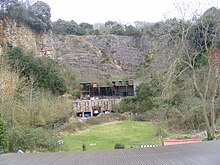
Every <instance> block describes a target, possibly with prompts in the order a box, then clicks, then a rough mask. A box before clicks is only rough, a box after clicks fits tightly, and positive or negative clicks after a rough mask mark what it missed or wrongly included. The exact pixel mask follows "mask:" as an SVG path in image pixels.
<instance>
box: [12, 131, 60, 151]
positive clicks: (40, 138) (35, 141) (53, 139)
mask: <svg viewBox="0 0 220 165" xmlns="http://www.w3.org/2000/svg"><path fill="white" fill-rule="evenodd" d="M8 139H9V151H15V152H16V151H18V150H19V149H21V150H23V151H28V150H29V151H31V152H33V151H57V150H59V149H60V145H58V144H57V141H58V140H59V138H58V136H57V135H56V134H55V133H54V132H53V131H51V130H47V129H43V128H31V127H14V128H12V129H11V131H10V132H9V134H8Z"/></svg>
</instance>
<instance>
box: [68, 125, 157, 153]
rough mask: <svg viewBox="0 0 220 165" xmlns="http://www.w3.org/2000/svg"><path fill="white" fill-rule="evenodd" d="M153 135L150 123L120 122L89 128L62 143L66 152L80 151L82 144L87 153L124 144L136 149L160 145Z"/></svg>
mask: <svg viewBox="0 0 220 165" xmlns="http://www.w3.org/2000/svg"><path fill="white" fill-rule="evenodd" d="M155 134H156V127H155V126H154V125H153V124H152V123H150V122H137V121H120V122H113V123H108V124H102V125H96V126H91V127H90V128H89V129H87V130H85V131H81V132H78V133H77V134H74V135H70V136H66V137H64V141H65V144H66V145H67V147H68V151H82V145H83V144H86V149H87V151H91V150H109V149H114V146H115V144H116V143H122V144H124V145H125V148H130V147H131V146H132V147H134V148H138V147H140V145H141V144H161V139H159V138H158V137H155Z"/></svg>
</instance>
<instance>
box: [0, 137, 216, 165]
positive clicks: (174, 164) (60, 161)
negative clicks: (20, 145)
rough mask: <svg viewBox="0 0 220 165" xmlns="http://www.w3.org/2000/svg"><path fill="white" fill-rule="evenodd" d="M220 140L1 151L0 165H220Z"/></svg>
mask: <svg viewBox="0 0 220 165" xmlns="http://www.w3.org/2000/svg"><path fill="white" fill-rule="evenodd" d="M219 154H220V141H209V142H200V143H191V144H180V145H171V146H162V147H155V148H140V149H134V148H133V149H132V148H131V149H117V150H108V151H85V152H58V153H33V154H16V153H9V154H2V155H0V165H45V164H47V165H113V164H114V165H133V164H138V165H161V164H162V165H219V164H220V159H219Z"/></svg>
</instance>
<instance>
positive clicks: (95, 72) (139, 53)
mask: <svg viewBox="0 0 220 165" xmlns="http://www.w3.org/2000/svg"><path fill="white" fill-rule="evenodd" d="M0 45H1V47H0V51H1V50H2V48H3V47H6V48H7V47H15V46H21V47H22V48H23V49H24V50H26V51H34V52H36V54H37V55H38V56H48V57H50V58H52V59H54V60H56V61H58V62H59V63H66V64H68V65H69V66H71V67H73V68H74V69H75V71H76V74H77V77H78V78H79V79H80V80H81V81H97V80H106V79H124V78H134V77H137V73H138V72H140V69H141V68H143V67H144V66H145V65H146V57H147V58H152V56H154V55H155V53H154V52H153V51H152V50H153V45H155V39H152V38H150V37H147V36H142V37H129V36H116V35H87V36H75V35H66V36H62V35H53V34H52V32H48V33H47V34H37V33H35V32H34V31H32V30H31V29H30V28H29V27H27V26H26V25H24V24H22V23H17V22H14V21H12V20H10V19H7V18H6V17H0ZM159 60H160V59H159ZM157 62H158V61H155V63H157Z"/></svg>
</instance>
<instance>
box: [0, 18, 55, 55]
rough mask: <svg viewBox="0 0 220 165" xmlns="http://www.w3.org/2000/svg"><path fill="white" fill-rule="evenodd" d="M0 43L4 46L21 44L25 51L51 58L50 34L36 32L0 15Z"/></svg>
mask: <svg viewBox="0 0 220 165" xmlns="http://www.w3.org/2000/svg"><path fill="white" fill-rule="evenodd" d="M0 45H1V46H4V47H15V46H21V47H22V48H23V49H24V50H26V51H34V52H36V53H37V54H38V55H47V56H49V57H51V58H53V54H54V48H53V36H52V34H36V33H35V32H33V31H32V30H31V29H30V28H29V27H27V26H25V25H24V24H22V23H17V22H16V21H12V20H10V19H8V18H7V17H0Z"/></svg>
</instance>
